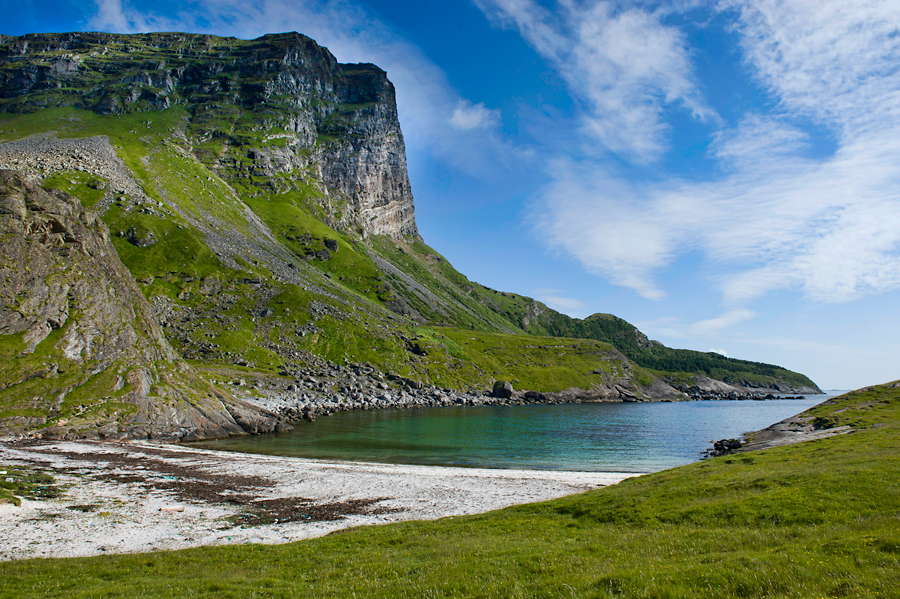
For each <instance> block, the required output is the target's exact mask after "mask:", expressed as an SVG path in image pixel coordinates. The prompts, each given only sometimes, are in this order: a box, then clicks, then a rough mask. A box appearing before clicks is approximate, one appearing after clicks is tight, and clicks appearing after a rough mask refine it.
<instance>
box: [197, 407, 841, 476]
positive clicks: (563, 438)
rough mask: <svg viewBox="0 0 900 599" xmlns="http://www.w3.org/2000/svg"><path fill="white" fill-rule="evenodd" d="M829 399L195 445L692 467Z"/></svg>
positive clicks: (355, 416) (429, 421) (350, 427)
mask: <svg viewBox="0 0 900 599" xmlns="http://www.w3.org/2000/svg"><path fill="white" fill-rule="evenodd" d="M830 396H831V394H829V395H816V396H811V397H810V398H808V399H800V400H770V401H686V402H678V403H615V404H562V405H529V406H483V407H458V408H426V409H419V410H375V411H369V412H365V411H355V412H338V413H335V414H333V415H331V416H322V417H319V418H318V419H317V420H316V421H315V422H299V423H297V424H296V426H295V429H294V430H293V431H291V432H287V433H277V434H270V435H256V436H249V437H231V438H228V439H222V440H218V441H208V442H203V443H199V444H198V445H200V446H202V447H206V448H210V449H223V450H229V451H242V452H248V453H264V454H273V455H283V456H298V457H306V458H319V459H329V460H347V461H365V462H383V463H398V464H426V465H440V466H476V467H482V468H524V469H548V470H577V471H600V472H654V471H657V470H664V469H667V468H672V467H674V466H680V465H683V464H688V463H690V462H695V461H697V460H699V459H700V456H701V454H702V452H703V451H704V450H706V449H709V448H710V446H711V441H713V440H718V439H724V438H734V437H738V436H739V435H741V434H742V433H746V432H750V431H755V430H759V429H761V428H765V427H767V426H769V425H770V424H774V423H775V422H778V421H779V420H783V419H784V418H787V417H789V416H793V415H794V414H797V413H799V412H802V411H804V410H806V409H807V408H810V407H812V406H814V405H816V404H818V403H820V402H822V401H824V400H825V399H827V398H828V397H830Z"/></svg>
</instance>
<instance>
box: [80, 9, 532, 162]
mask: <svg viewBox="0 0 900 599" xmlns="http://www.w3.org/2000/svg"><path fill="white" fill-rule="evenodd" d="M96 2H97V14H96V15H95V17H94V18H93V19H92V20H91V21H90V23H89V27H90V28H93V29H102V30H107V31H116V32H123V33H133V32H139V31H191V32H200V33H211V34H214V35H222V36H235V37H239V38H242V39H252V38H256V37H259V36H261V35H264V34H266V33H278V32H285V31H298V32H300V33H302V34H304V35H307V36H309V37H311V38H313V39H314V40H315V41H316V42H317V43H319V45H321V46H324V47H326V48H328V50H329V51H331V53H332V54H334V55H335V57H336V58H337V59H338V60H339V61H340V62H348V63H353V62H370V63H374V64H376V65H378V66H379V67H381V68H382V69H384V70H385V71H387V74H388V77H389V78H390V80H391V82H392V83H393V84H394V86H395V88H396V91H397V106H398V111H399V113H400V122H401V126H402V128H403V134H404V138H405V140H406V143H407V146H408V147H411V148H416V149H417V150H418V151H424V152H428V153H430V154H431V155H433V156H435V157H436V158H438V159H439V160H442V161H444V162H446V163H447V164H449V165H451V166H453V167H455V168H458V169H461V170H462V171H463V172H466V173H467V174H469V175H473V176H476V177H481V178H496V177H498V176H500V175H502V170H503V169H504V168H506V167H510V166H513V165H517V164H518V162H519V161H521V160H527V159H528V157H529V156H530V153H529V152H528V150H527V148H521V147H516V146H514V145H512V144H510V143H509V142H508V141H507V140H505V139H503V138H501V137H499V136H498V135H497V134H496V127H495V125H496V124H498V123H499V111H494V110H490V109H488V108H486V107H485V106H484V104H483V103H478V104H473V103H472V102H471V101H470V100H469V99H466V98H462V97H460V94H459V93H458V92H457V91H456V90H454V89H453V87H452V86H451V85H450V83H449V81H448V80H447V77H446V74H445V73H444V71H442V70H441V69H440V68H439V67H438V66H437V65H435V64H434V63H433V62H431V61H430V60H429V59H428V58H427V57H426V56H425V55H424V54H423V53H422V52H421V50H419V49H418V48H417V47H416V46H414V45H413V44H410V43H409V42H407V41H405V40H404V39H402V38H401V37H400V36H399V35H398V34H396V33H395V32H394V31H393V30H392V29H390V28H389V27H388V26H386V25H385V24H384V23H382V22H380V21H378V20H377V19H376V18H374V16H373V15H371V14H370V13H368V12H366V11H365V10H364V9H362V8H360V7H359V6H357V5H355V4H353V3H352V2H350V1H349V0H326V1H324V2H303V1H298V0H250V1H247V0H195V1H194V2H190V3H188V4H186V5H185V6H184V8H183V10H182V12H180V13H178V14H177V16H175V17H173V18H165V17H160V16H159V15H156V14H155V13H154V12H153V10H152V9H146V8H144V7H145V4H140V5H138V2H134V3H129V2H127V1H126V2H125V3H123V2H122V0H96ZM138 6H140V7H138ZM476 118H481V121H476V120H475V119H476ZM460 125H464V126H460ZM465 125H470V126H469V128H468V129H467V128H465Z"/></svg>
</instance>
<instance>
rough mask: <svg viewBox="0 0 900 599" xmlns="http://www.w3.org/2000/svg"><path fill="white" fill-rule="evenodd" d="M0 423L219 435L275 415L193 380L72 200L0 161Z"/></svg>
mask: <svg viewBox="0 0 900 599" xmlns="http://www.w3.org/2000/svg"><path fill="white" fill-rule="evenodd" d="M0 351H2V353H3V360H2V364H0V373H2V376H0V433H14V432H21V431H24V430H29V429H30V430H35V429H37V430H38V431H40V433H41V434H45V435H50V436H60V435H70V436H97V435H100V436H106V437H144V438H146V437H168V438H199V437H216V436H225V435H229V434H240V433H243V432H245V431H246V432H257V431H261V430H274V429H275V428H276V427H278V426H280V425H279V423H278V421H277V419H275V418H274V417H273V416H272V415H271V414H266V413H265V412H264V411H262V410H259V409H257V408H254V407H252V406H250V405H248V404H244V403H243V402H240V401H238V400H236V399H235V398H233V397H230V396H227V395H224V394H223V393H222V392H221V391H218V390H216V389H214V388H212V387H211V386H209V385H207V384H206V383H204V382H203V381H202V380H200V378H199V377H197V376H196V375H194V374H193V372H192V371H191V369H190V367H189V366H188V365H187V364H185V363H184V362H182V361H181V360H180V359H179V357H178V355H177V354H176V352H175V351H174V350H173V349H172V347H171V346H170V345H169V343H168V342H167V341H166V339H165V337H164V335H163V333H162V328H161V327H160V325H159V323H158V322H157V321H156V319H155V317H154V316H153V312H152V310H151V308H150V306H149V304H148V303H147V301H146V300H145V299H144V296H143V295H142V294H141V292H140V290H139V289H138V287H137V284H136V283H135V281H134V279H133V278H132V277H131V274H130V273H129V272H128V270H127V269H126V268H125V266H124V265H123V264H122V262H121V261H120V260H119V258H118V255H117V253H116V250H115V248H114V247H113V246H112V244H111V243H110V239H109V230H108V229H107V227H106V225H104V224H103V222H102V221H100V219H99V218H98V217H97V216H96V215H95V214H93V213H92V212H89V211H86V210H84V209H83V207H82V206H81V204H80V203H79V201H78V200H77V199H76V198H74V197H72V196H70V195H68V194H65V193H63V192H58V191H47V190H45V189H42V188H40V187H38V186H36V185H34V184H32V183H29V182H27V181H26V180H25V179H24V178H23V177H22V175H21V174H20V173H17V172H15V171H3V170H0Z"/></svg>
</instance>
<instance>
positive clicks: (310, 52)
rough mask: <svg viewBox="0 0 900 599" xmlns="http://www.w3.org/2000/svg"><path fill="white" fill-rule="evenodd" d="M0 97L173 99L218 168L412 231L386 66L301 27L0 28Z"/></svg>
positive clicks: (381, 225) (351, 219)
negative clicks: (346, 53) (245, 30)
mask: <svg viewBox="0 0 900 599" xmlns="http://www.w3.org/2000/svg"><path fill="white" fill-rule="evenodd" d="M0 98H2V99H3V102H2V103H0V110H6V111H16V112H21V111H33V110H37V109H40V108H42V107H44V106H66V105H69V106H76V107H79V108H87V109H90V110H93V111H95V112H98V113H100V114H119V113H132V112H139V111H147V110H165V109H168V108H170V107H173V106H179V105H181V106H184V107H185V109H186V110H187V111H188V113H189V115H190V116H189V122H188V124H187V126H186V127H185V135H186V137H187V138H188V139H189V140H190V141H191V142H192V143H193V144H194V146H195V149H196V154H197V156H198V157H199V158H200V159H201V160H203V161H204V162H205V163H207V164H209V165H210V166H213V167H215V168H216V170H217V171H218V172H219V173H220V174H221V175H222V176H223V178H225V179H226V180H229V179H230V180H235V179H240V178H244V179H250V180H252V181H253V184H255V185H259V186H260V188H261V191H263V190H265V191H272V190H275V191H279V192H282V191H286V190H287V189H290V188H291V187H292V186H293V187H294V188H297V187H298V186H305V185H312V186H313V187H316V188H318V190H319V191H320V192H321V193H322V194H323V195H325V196H326V197H327V198H328V199H329V200H331V204H330V207H331V208H333V209H334V212H340V213H341V214H340V217H339V218H337V219H336V221H335V224H336V225H337V226H339V227H341V228H343V229H345V230H347V231H355V232H357V233H360V234H362V235H364V236H365V235H369V234H377V235H389V236H391V237H394V238H400V237H406V236H417V235H418V231H417V228H416V223H415V207H414V204H413V197H412V191H411V188H410V184H409V178H408V175H407V170H406V150H405V146H404V143H403V135H402V133H401V131H400V125H399V120H398V116H397V107H396V98H395V93H394V87H393V85H392V84H391V82H390V81H389V80H388V79H387V74H386V73H385V72H384V71H382V70H381V69H379V68H378V67H376V66H374V65H371V64H358V65H347V64H339V63H338V62H337V60H336V59H335V58H334V56H332V55H331V53H329V52H328V50H326V49H325V48H322V47H320V46H318V45H317V44H316V43H315V42H314V41H313V40H311V39H310V38H308V37H305V36H303V35H300V34H297V33H285V34H277V35H266V36H263V37H261V38H258V39H256V40H250V41H244V40H238V39H234V38H219V37H214V36H208V35H190V34H181V33H172V34H161V33H153V34H143V35H115V34H104V33H67V34H29V35H25V36H22V37H4V38H2V39H0ZM261 179H262V180H264V182H263V183H260V180H261ZM335 206H340V208H343V207H344V206H346V208H347V209H346V210H341V209H339V208H335Z"/></svg>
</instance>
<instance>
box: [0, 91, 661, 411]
mask: <svg viewBox="0 0 900 599" xmlns="http://www.w3.org/2000/svg"><path fill="white" fill-rule="evenodd" d="M0 116H2V117H5V118H3V119H0V140H3V141H5V140H10V139H16V138H18V137H21V136H23V135H29V134H33V133H39V132H42V131H48V130H53V131H56V132H57V135H58V136H59V137H86V136H91V135H107V136H109V137H110V139H111V140H112V143H113V144H114V145H115V146H117V148H118V152H119V154H120V156H121V157H122V158H123V160H124V161H125V163H126V165H128V166H129V168H131V170H132V171H133V172H134V173H135V175H136V177H137V180H138V181H139V182H140V183H141V185H142V186H143V189H144V192H145V193H147V195H149V196H150V197H151V198H153V199H155V200H158V201H160V202H162V204H163V208H161V209H160V208H158V207H155V206H151V207H150V210H149V212H148V210H147V209H143V210H129V209H127V203H126V202H121V201H118V202H116V203H115V204H113V205H112V206H111V207H110V208H109V209H108V210H107V212H106V213H105V214H104V217H103V219H104V221H105V222H106V223H107V224H108V225H109V227H110V230H111V231H112V233H113V237H112V239H113V243H114V245H115V247H116V250H117V252H118V253H119V256H120V258H121V259H122V261H123V262H124V263H125V265H126V266H127V267H128V268H129V270H130V271H131V272H132V274H133V275H134V276H135V278H136V279H137V280H138V281H142V282H144V284H143V285H142V288H143V291H144V293H145V295H146V296H147V297H148V299H152V298H153V297H154V296H163V297H165V298H167V299H168V301H169V302H171V303H172V304H173V305H175V306H176V307H181V308H184V309H190V310H191V311H192V312H193V313H194V315H195V317H194V320H193V322H192V323H190V324H189V325H186V326H183V327H182V329H181V331H182V332H183V336H181V337H172V336H170V341H172V343H173V345H175V346H176V348H178V349H179V350H181V351H183V352H184V351H186V350H187V349H189V348H192V347H198V346H200V345H201V344H212V345H214V346H215V349H216V351H217V352H230V355H231V356H234V355H239V356H241V357H242V358H243V359H244V360H246V361H247V362H248V363H249V364H250V366H249V368H250V370H256V371H260V372H264V373H267V374H270V375H273V374H277V373H278V372H279V371H280V369H281V368H282V367H283V366H284V365H285V360H284V359H283V357H282V356H279V355H278V353H276V352H274V351H272V350H270V349H267V348H266V347H264V346H265V345H266V344H268V343H276V344H280V345H282V346H290V347H295V348H297V349H301V350H306V351H309V352H311V353H313V354H316V355H318V356H321V357H324V358H327V359H329V360H332V361H334V362H339V363H340V362H343V361H344V360H345V359H346V360H349V361H352V362H368V363H370V364H372V365H374V366H376V367H378V368H379V369H381V370H383V371H394V372H397V373H398V374H401V375H403V376H406V377H409V378H413V379H416V380H420V381H423V382H425V383H431V384H435V385H438V386H441V387H450V388H456V389H466V388H482V389H483V388H489V387H490V386H491V385H492V383H493V381H494V380H495V379H499V378H503V379H508V380H514V381H517V382H519V383H517V386H518V387H519V388H523V389H536V390H540V391H561V390H563V389H567V388H569V387H590V386H591V385H592V384H595V383H603V382H608V381H614V380H621V378H623V377H625V376H627V375H628V374H629V373H628V370H629V369H630V366H629V365H627V363H626V362H625V361H624V360H623V358H622V357H621V356H620V355H618V354H617V353H616V352H615V351H614V350H613V349H612V348H611V347H609V346H608V345H607V344H604V343H601V342H597V341H586V342H576V341H573V340H563V341H560V342H558V343H556V342H554V343H552V344H548V340H546V339H543V340H539V339H534V338H531V337H529V336H527V335H511V334H507V333H521V330H520V329H516V328H515V327H513V326H511V325H510V324H509V322H507V321H505V320H504V318H503V317H502V316H500V315H498V313H497V309H496V307H498V306H499V307H501V308H502V307H503V306H504V305H506V304H516V305H524V302H525V300H526V299H527V298H521V297H520V296H513V294H497V292H488V291H487V290H485V288H483V287H481V286H480V285H472V284H471V283H469V282H468V281H467V280H466V279H465V277H463V276H462V275H460V274H459V273H457V272H456V271H455V270H454V269H453V268H452V267H451V266H450V265H449V264H447V263H446V262H445V261H443V259H441V261H440V262H436V266H430V265H429V264H428V259H427V257H429V256H432V257H433V256H437V253H436V252H434V250H431V249H430V248H428V247H427V246H425V245H424V244H422V243H421V242H419V241H412V242H411V243H410V244H409V245H408V246H407V247H408V248H409V252H408V253H406V254H404V253H402V252H400V251H399V250H398V248H397V246H396V245H394V243H393V242H391V241H390V240H387V239H385V238H376V239H374V240H373V244H374V251H377V252H379V253H380V254H381V255H383V256H385V257H386V258H388V259H390V260H392V261H393V262H395V263H396V264H398V265H399V266H400V267H401V268H403V269H404V270H405V271H406V272H408V273H410V274H411V275H412V276H414V277H415V278H416V279H417V280H418V281H421V282H422V284H423V285H424V286H426V287H428V288H429V289H430V290H431V291H432V292H433V293H434V294H435V295H437V296H439V297H441V298H442V299H443V300H445V303H444V304H443V305H446V306H448V308H447V313H446V314H444V315H439V314H437V313H435V312H429V311H428V310H427V306H419V308H420V310H421V311H422V312H425V313H426V314H427V315H429V316H434V319H433V320H434V321H435V322H447V321H449V322H450V323H451V324H454V325H457V326H458V327H462V328H460V329H458V328H452V329H448V328H446V327H439V328H435V327H428V326H425V327H418V326H413V325H412V324H411V323H409V322H406V321H402V320H401V319H398V318H397V317H396V316H395V315H393V314H391V313H390V312H388V311H387V310H386V309H384V308H383V307H382V306H381V304H382V302H383V301H385V300H388V299H390V298H391V297H392V292H390V291H385V290H384V288H383V287H382V281H383V280H384V279H383V277H382V273H381V272H380V271H379V270H378V269H377V268H376V266H375V264H374V262H373V261H372V259H371V258H370V256H369V255H368V253H367V251H366V248H365V246H364V245H362V243H361V242H358V241H356V240H354V239H353V238H352V237H349V236H347V235H345V234H342V233H339V232H337V231H335V230H333V229H331V228H330V227H328V226H327V225H326V224H324V223H323V222H322V221H321V220H319V219H318V218H317V217H316V216H315V214H316V205H315V203H314V202H313V201H312V200H315V199H316V192H315V191H314V190H312V189H309V190H307V192H306V193H303V192H302V190H301V191H296V190H295V191H292V192H288V193H277V192H270V193H268V192H267V193H260V192H258V190H253V189H249V188H247V189H243V188H241V187H240V186H236V187H235V189H236V190H237V191H238V193H239V194H240V195H241V197H243V198H244V199H245V200H246V202H247V205H249V206H250V207H251V208H252V209H253V210H254V212H256V214H257V215H259V216H260V218H261V219H262V220H263V221H264V222H265V223H266V224H267V225H268V226H269V227H270V229H271V230H272V232H273V234H274V235H275V237H276V238H277V239H279V240H280V241H281V242H282V243H283V244H284V245H285V246H286V247H287V248H289V249H290V250H291V251H292V252H293V253H295V255H297V256H298V257H297V263H298V264H301V265H302V266H303V267H304V268H306V272H307V274H308V275H310V276H312V277H313V279H314V280H316V281H317V284H318V285H320V286H321V287H322V288H324V289H326V290H327V291H328V293H326V294H320V293H317V292H315V291H312V290H304V289H302V288H300V287H298V286H294V285H288V284H284V283H281V282H279V281H277V280H276V278H275V277H274V276H273V275H272V274H271V273H270V272H269V271H268V270H267V268H266V265H265V264H263V263H251V262H250V261H249V257H248V260H240V259H239V260H238V262H239V263H241V264H242V265H243V270H235V269H231V268H227V267H225V266H224V265H223V264H222V263H221V262H220V261H219V259H218V258H217V257H216V256H215V255H214V254H213V253H212V252H211V251H210V250H209V248H208V247H207V246H206V244H205V241H204V239H203V235H202V234H200V233H199V232H198V231H197V230H196V229H194V228H193V227H191V226H190V225H189V223H187V221H186V220H184V219H182V218H181V217H179V216H178V215H177V214H175V213H173V212H171V211H170V212H169V213H168V214H164V213H162V210H167V207H168V206H169V205H171V204H173V203H177V205H179V206H180V207H181V208H182V209H183V210H185V211H186V212H188V213H190V214H192V215H194V216H195V217H203V215H209V216H212V217H213V218H216V219H219V221H220V222H227V223H230V224H231V225H232V226H233V227H234V228H237V229H238V230H243V229H245V228H246V226H247V224H246V219H245V217H244V216H243V212H242V207H241V205H240V204H239V203H238V202H237V201H236V200H235V198H234V195H233V194H232V192H231V190H229V189H228V188H226V187H224V186H223V185H222V183H221V180H220V179H219V178H218V177H217V176H215V174H214V173H212V172H211V171H209V169H208V168H207V167H206V166H205V165H204V164H202V163H201V162H200V161H198V160H197V159H196V158H195V157H194V156H193V155H192V154H191V153H190V152H189V151H188V148H185V147H179V146H178V144H179V143H183V142H182V141H181V138H179V136H177V135H173V133H174V132H175V131H176V130H177V129H178V127H179V126H180V124H181V123H183V122H184V121H183V119H185V118H186V114H185V113H184V112H183V111H182V110H181V109H180V108H173V109H170V110H166V111H161V112H149V113H142V114H136V115H121V116H99V115H96V114H94V113H92V112H89V111H83V110H77V109H74V108H65V109H50V110H44V111H41V112H40V113H35V114H27V115H17V116H11V115H0ZM151 120H152V125H148V124H147V123H149V122H151ZM46 183H47V185H49V186H52V187H55V188H57V189H62V190H64V191H67V192H69V193H71V194H73V195H75V196H77V197H79V198H81V199H82V200H83V201H84V203H85V204H86V205H88V206H93V205H95V204H96V203H97V202H98V201H99V200H100V199H101V198H102V196H103V194H104V193H105V192H104V191H103V190H98V189H97V187H98V183H101V184H102V183H104V182H103V181H100V180H99V179H98V178H97V177H95V176H92V175H89V174H87V173H80V172H72V173H57V174H54V175H52V176H50V177H48V179H47V181H46ZM131 228H134V229H136V230H138V231H140V232H142V233H143V234H146V232H148V231H151V232H153V233H154V235H155V236H156V238H157V239H158V240H159V241H158V243H156V244H154V245H152V246H150V247H145V248H140V247H135V246H134V245H132V244H130V243H129V242H128V241H127V240H126V239H124V238H123V237H119V236H118V232H120V231H128V230H129V229H131ZM305 235H309V236H310V237H311V238H312V241H311V242H301V241H298V239H301V238H303V237H304V236H305ZM325 239H333V240H336V241H337V243H338V246H339V248H338V251H337V252H333V253H332V257H331V258H330V259H329V260H327V261H319V260H310V261H304V260H303V259H302V258H301V256H302V255H303V253H304V252H305V251H307V249H310V248H311V249H313V250H320V249H322V248H324V240H325ZM317 273H321V274H317ZM325 275H327V276H328V277H330V278H324V277H325ZM210 278H212V279H215V280H216V281H217V285H219V286H220V287H221V295H228V296H230V297H232V298H233V300H234V301H233V302H231V303H230V304H229V306H228V308H227V309H223V308H222V307H221V305H218V306H217V305H216V303H215V302H216V298H214V297H210V296H209V295H208V294H205V293H204V292H203V288H204V286H205V285H207V283H208V280H209V279H210ZM247 278H258V279H259V280H260V281H262V282H263V287H265V288H268V289H269V290H271V295H272V297H271V298H269V299H266V298H265V294H261V293H259V292H258V286H255V285H252V284H248V283H246V282H245V280H246V279H247ZM451 280H452V281H453V283H450V281H451ZM151 281H152V282H151ZM463 285H466V286H468V287H470V288H471V289H472V291H471V295H472V297H474V298H475V300H476V301H472V299H471V298H470V297H464V293H463V292H462V291H461V290H460V287H461V286H463ZM479 294H481V295H479ZM488 294H496V295H499V296H500V297H499V299H498V300H490V302H488V301H487V300H485V299H484V297H482V296H485V297H486V296H487V295H488ZM507 296H508V297H507ZM261 298H262V299H261ZM510 298H512V299H510ZM260 302H262V303H260ZM314 302H316V303H318V304H322V305H325V306H327V307H328V309H327V310H326V312H328V314H327V315H318V316H314V315H312V314H311V311H310V306H311V305H312V304H313V303H314ZM463 303H469V304H471V305H472V306H473V307H472V308H471V309H469V310H466V309H463V308H462V307H461V306H462V304H463ZM262 307H267V308H269V309H271V310H272V311H273V312H274V313H273V314H272V315H271V316H269V317H265V318H260V317H258V316H257V314H258V313H259V311H260V309H261V308H262ZM197 314H200V316H197ZM306 325H314V326H315V328H316V332H314V333H312V334H306V335H304V336H299V335H298V334H297V333H296V331H297V330H298V329H300V328H301V327H304V326H306ZM464 329H475V330H477V331H478V332H467V331H465V330H464ZM495 331H503V332H501V333H497V332H495ZM473 337H474V338H476V339H477V341H473V340H472V339H471V338H473ZM413 343H415V344H418V345H419V346H421V347H423V348H424V349H425V352H426V353H425V355H416V354H415V353H412V352H410V347H411V345H412V344H413ZM550 345H553V347H550ZM556 346H560V347H562V348H563V349H559V348H558V347H556ZM485 349H488V350H489V351H487V352H485V351H484V350H485ZM192 363H193V364H194V366H195V367H197V368H199V369H201V370H202V369H203V368H204V363H206V364H209V365H212V366H214V367H215V366H217V365H229V366H230V365H231V363H232V359H231V358H230V357H221V356H219V357H217V356H216V355H211V356H210V357H207V358H204V359H203V360H202V361H201V360H194V361H193V362H192ZM537 365H539V366H540V368H535V366H537ZM594 372H598V373H600V374H594ZM644 379H648V380H644ZM642 382H644V383H646V382H649V377H648V376H647V375H644V376H643V378H642ZM36 415H40V414H36Z"/></svg>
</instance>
